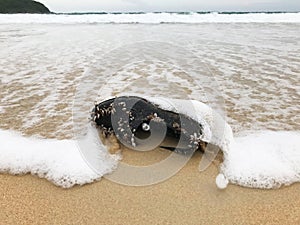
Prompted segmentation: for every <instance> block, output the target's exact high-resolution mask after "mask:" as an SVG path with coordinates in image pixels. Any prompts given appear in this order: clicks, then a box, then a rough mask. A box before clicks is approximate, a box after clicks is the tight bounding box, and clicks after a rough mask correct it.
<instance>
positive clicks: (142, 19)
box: [0, 12, 300, 24]
mask: <svg viewBox="0 0 300 225" xmlns="http://www.w3.org/2000/svg"><path fill="white" fill-rule="evenodd" d="M14 23H17V24H97V23H100V24H103V23H104V24H105V23H116V24H132V23H141V24H161V23H187V24H197V23H300V13H299V12H298V13H283V12H277V13H275V12H273V13H272V12H264V13H253V12H252V13H246V12H221V13H218V12H178V13H166V12H154V13H105V12H101V13H84V14H83V13H70V14H47V15H45V14H2V15H0V24H14Z"/></svg>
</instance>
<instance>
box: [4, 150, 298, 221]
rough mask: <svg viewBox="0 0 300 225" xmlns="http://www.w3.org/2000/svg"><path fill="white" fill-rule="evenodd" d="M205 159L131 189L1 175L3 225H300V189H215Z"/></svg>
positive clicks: (213, 169) (213, 173)
mask: <svg viewBox="0 0 300 225" xmlns="http://www.w3.org/2000/svg"><path fill="white" fill-rule="evenodd" d="M200 157H201V154H200V153H196V154H195V155H194V156H193V158H192V159H191V160H190V161H189V162H188V164H187V165H186V166H185V167H184V168H183V169H182V170H181V171H180V172H179V173H178V174H176V175H175V176H174V177H172V178H170V179H169V180H167V181H165V182H163V183H160V184H156V185H151V186H148V187H129V186H123V185H119V184H116V183H113V182H111V181H109V180H107V179H105V178H103V179H102V180H100V181H99V182H96V183H94V184H89V185H84V186H81V187H80V186H77V187H74V188H72V189H62V188H59V187H56V186H54V185H53V184H51V183H50V182H48V181H46V180H44V179H39V178H37V177H34V176H30V175H25V176H17V177H16V176H10V175H0V176H1V178H0V188H1V195H0V196H1V197H0V205H1V212H0V221H1V222H0V223H1V224H193V225H194V224H273V225H274V224H299V223H300V216H299V215H300V198H299V191H300V184H294V185H292V186H289V187H284V188H280V189H278V190H258V189H249V188H242V187H239V186H235V185H229V187H228V188H227V189H226V190H219V189H218V188H217V187H216V185H215V180H214V179H215V177H216V175H217V174H218V164H217V163H216V164H212V165H211V166H210V167H209V168H208V169H207V170H206V171H204V172H202V173H200V172H198V169H197V168H198V164H199V160H200Z"/></svg>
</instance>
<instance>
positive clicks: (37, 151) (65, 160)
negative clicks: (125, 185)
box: [0, 127, 118, 188]
mask: <svg viewBox="0 0 300 225" xmlns="http://www.w3.org/2000/svg"><path fill="white" fill-rule="evenodd" d="M97 140H99V138H97V139H96V138H95V130H93V128H92V127H90V128H89V130H88V134H87V135H86V136H85V137H84V138H83V140H82V142H81V143H85V144H86V145H84V146H82V145H81V146H80V147H81V148H82V147H85V148H88V149H89V150H88V151H89V152H90V153H91V152H93V151H92V149H97V152H96V151H94V157H93V159H94V160H96V161H97V163H98V166H97V168H92V167H90V164H89V163H88V162H87V160H86V158H85V156H84V155H82V151H81V149H79V146H78V142H77V141H76V140H50V139H36V138H27V137H22V136H21V135H20V134H18V133H15V132H12V131H4V130H0V142H1V147H0V155H1V157H0V172H7V173H10V174H25V173H31V174H34V175H37V176H39V177H41V178H46V179H47V180H49V181H51V182H53V183H54V184H56V185H58V186H61V187H64V188H69V187H72V186H74V185H76V184H79V185H83V184H86V183H90V182H93V181H95V180H99V179H100V178H101V177H102V176H103V175H105V174H107V173H110V172H112V171H113V168H114V167H115V166H116V164H117V161H118V160H117V157H114V156H111V155H109V154H108V153H107V151H106V149H105V148H102V147H101V143H99V141H98V142H97Z"/></svg>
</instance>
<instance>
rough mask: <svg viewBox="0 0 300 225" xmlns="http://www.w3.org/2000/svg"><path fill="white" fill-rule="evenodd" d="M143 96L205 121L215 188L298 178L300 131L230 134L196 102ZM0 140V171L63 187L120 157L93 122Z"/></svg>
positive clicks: (94, 175)
mask: <svg viewBox="0 0 300 225" xmlns="http://www.w3.org/2000/svg"><path fill="white" fill-rule="evenodd" d="M147 99H148V100H149V101H152V102H153V103H155V104H157V105H159V106H160V107H162V108H164V109H166V110H171V111H176V112H180V113H184V114H186V115H188V116H190V117H192V118H194V119H195V120H197V121H198V122H199V123H201V124H203V125H204V136H203V138H204V139H205V140H206V141H209V142H210V143H212V144H215V145H217V146H218V147H219V148H220V149H221V150H222V151H223V154H224V161H223V163H221V166H220V174H219V175H218V177H217V179H216V183H217V186H218V187H221V188H225V187H226V186H227V182H229V183H233V184H238V185H241V186H246V187H251V188H264V189H270V188H278V187H280V186H282V185H290V184H292V183H295V182H300V132H299V131H251V132H247V133H246V132H244V133H243V134H242V133H240V134H239V135H238V136H237V137H235V138H234V137H233V133H232V130H231V128H230V126H229V125H228V124H227V123H226V121H225V120H223V119H222V117H221V116H220V115H218V113H216V112H215V111H214V110H212V109H211V108H210V107H209V106H207V105H205V104H203V103H201V102H198V101H194V100H193V101H188V100H174V99H166V98H153V97H152V98H151V97H147ZM0 141H1V147H0V155H1V158H0V172H7V173H10V174H25V173H31V174H35V175H38V176H39V177H42V178H46V179H48V180H49V181H51V182H53V183H54V184H56V185H59V186H62V187H64V188H69V187H72V186H74V185H75V184H79V185H83V184H85V183H91V182H93V181H95V180H99V179H100V178H101V177H102V176H104V175H105V174H108V173H111V172H113V171H114V169H115V168H116V166H117V163H118V160H119V159H120V156H118V155H110V154H109V153H108V151H107V150H106V148H105V147H104V145H103V144H102V143H101V141H100V139H99V136H98V132H97V130H96V128H95V127H93V126H92V125H88V128H87V132H86V134H85V135H84V136H83V137H80V138H79V139H78V140H47V139H37V138H27V137H22V136H21V135H20V134H17V133H16V132H12V131H3V130H0Z"/></svg>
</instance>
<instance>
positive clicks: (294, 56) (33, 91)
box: [0, 23, 300, 138]
mask: <svg viewBox="0 0 300 225" xmlns="http://www.w3.org/2000/svg"><path fill="white" fill-rule="evenodd" d="M299 28H300V25H299V24H280V23H278V24H268V23H265V24H255V23H252V24H196V25H191V24H165V25H164V24H161V25H147V24H137V25H134V24H130V25H128V24H123V25H121V24H96V25H93V24H83V25H82V24H81V25H80V24H77V25H76V24H75V25H59V24H55V25H54V24H48V25H47V24H38V25H30V24H24V25H22V24H8V25H0V48H1V56H2V57H1V60H0V70H1V71H0V73H1V77H0V79H1V80H0V96H1V104H0V119H1V124H0V127H1V128H2V129H13V130H18V131H21V132H22V133H24V134H27V135H38V136H42V137H48V138H71V137H72V135H73V134H72V127H73V120H72V108H73V101H74V96H75V94H76V93H77V95H76V98H75V111H78V110H79V111H81V112H80V113H81V115H80V116H79V118H81V117H82V116H85V114H86V117H85V118H84V120H86V121H87V117H88V111H89V110H90V109H91V107H92V105H93V102H94V101H95V100H98V99H100V100H101V99H102V98H105V97H107V96H108V95H109V94H111V95H120V94H122V93H125V92H133V93H141V94H148V95H156V96H166V95H167V96H168V97H175V98H176V97H177V98H193V99H197V100H201V101H204V102H208V103H211V104H212V105H213V106H215V105H217V104H220V102H222V101H223V100H224V103H225V104H224V107H225V113H226V114H227V120H228V122H229V124H230V125H231V126H232V127H233V130H234V131H242V130H256V129H264V130H266V129H270V130H298V129H299V124H300V116H299V113H300V106H299V99H300V79H299V78H300V72H299V71H300V60H299V52H300V36H299V34H298V30H299ZM145 41H146V42H145ZM134 46H135V48H134ZM162 51H163V54H160V52H162ZM150 52H152V53H151V54H149V53H150ZM176 60H177V61H176ZM110 76H113V77H114V78H109V77H110ZM82 77H84V79H82ZM206 78H207V79H208V80H206ZM195 81H196V82H198V84H196V83H195ZM212 83H213V84H212ZM210 85H211V86H212V87H214V86H217V87H218V88H219V92H218V94H216V93H214V95H213V96H212V97H210V98H208V97H207V96H206V94H207V93H208V92H210V91H211V92H214V90H210V88H211V87H210ZM77 87H79V88H78V89H77V91H76V88H77ZM79 89H80V90H79ZM82 89H85V90H84V92H81V91H82ZM106 89H107V90H106ZM211 89H213V88H211ZM81 93H85V94H86V96H83V94H82V95H81V96H80V94H81ZM99 95H100V96H99ZM215 95H218V96H216V98H214V97H215ZM222 98H223V99H222ZM214 101H216V102H214ZM81 102H84V104H81ZM76 105H79V108H76ZM80 113H79V114H80ZM75 114H76V113H75ZM75 117H76V115H75ZM75 122H76V118H75Z"/></svg>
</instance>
